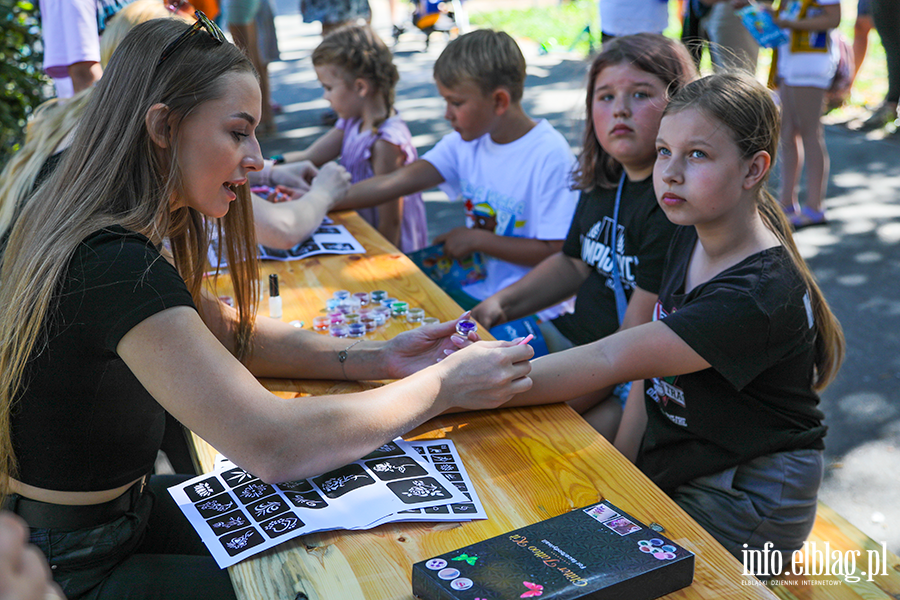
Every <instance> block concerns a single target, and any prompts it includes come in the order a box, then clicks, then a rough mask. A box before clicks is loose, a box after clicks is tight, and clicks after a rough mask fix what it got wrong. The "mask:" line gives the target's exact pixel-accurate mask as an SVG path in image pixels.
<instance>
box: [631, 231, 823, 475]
mask: <svg viewBox="0 0 900 600" xmlns="http://www.w3.org/2000/svg"><path fill="white" fill-rule="evenodd" d="M696 241H697V234H696V230H695V229H694V228H693V227H679V228H678V230H677V232H676V233H675V236H674V238H673V239H672V247H671V250H670V253H669V260H668V262H667V264H666V271H665V277H664V280H663V285H662V289H661V290H660V294H659V301H658V303H657V306H656V314H655V315H654V318H655V319H657V320H662V322H663V323H665V324H666V325H667V326H668V327H669V328H670V329H672V331H674V332H675V333H676V334H677V335H678V337H680V338H681V339H682V340H683V341H684V342H685V343H687V344H688V345H689V346H690V347H691V348H692V349H693V350H694V351H695V352H697V353H698V354H699V355H700V356H702V357H703V358H704V359H705V360H706V361H707V362H709V363H710V365H712V366H711V368H708V369H704V370H702V371H698V372H696V373H690V374H687V375H679V376H677V377H666V378H664V379H659V378H656V379H650V380H646V381H645V382H644V386H645V401H646V404H647V416H648V424H647V431H646V433H645V435H644V440H643V443H642V446H641V451H640V455H639V457H638V462H637V464H638V467H639V468H640V469H641V470H642V471H643V472H644V473H645V474H647V476H649V477H650V479H652V480H653V481H654V482H655V483H656V484H657V485H658V486H660V487H661V488H662V489H663V490H666V491H670V492H671V491H672V490H674V489H675V488H676V487H677V486H679V485H681V484H683V483H686V482H688V481H690V480H692V479H694V478H696V477H700V476H703V475H710V474H712V473H717V472H719V471H722V470H724V469H727V468H730V467H733V466H735V465H738V464H741V463H744V462H747V461H749V460H752V459H753V458H757V457H759V456H763V455H766V454H772V453H776V452H783V451H788V450H798V449H804V448H813V449H823V448H824V443H823V440H822V438H823V437H824V436H825V430H826V427H825V426H824V425H822V418H823V415H822V412H821V411H820V410H819V409H818V403H819V397H818V395H817V394H816V393H815V392H814V391H813V390H812V387H811V382H812V377H813V371H814V359H815V347H814V346H815V337H816V333H815V331H816V330H815V326H814V321H813V314H812V310H811V307H810V305H809V292H808V290H807V287H806V286H805V284H804V282H803V280H802V278H801V276H800V273H799V272H798V270H797V268H796V266H795V265H794V264H793V261H792V260H791V258H790V255H789V253H788V252H787V250H786V249H785V248H784V247H781V246H778V247H775V248H769V249H767V250H764V251H762V252H760V253H758V254H754V255H752V256H750V257H748V258H746V259H744V260H743V261H741V262H740V263H738V264H736V265H734V266H732V267H730V268H728V269H726V270H725V271H723V272H721V273H719V274H718V275H716V276H715V277H713V278H712V279H711V280H709V281H707V282H705V283H702V284H700V285H698V286H697V287H695V288H694V289H692V290H691V291H690V292H688V293H684V282H685V275H686V273H687V268H688V263H689V260H690V257H691V253H692V251H693V249H694V246H695V243H696Z"/></svg>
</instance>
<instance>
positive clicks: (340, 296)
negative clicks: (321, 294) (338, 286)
mask: <svg viewBox="0 0 900 600" xmlns="http://www.w3.org/2000/svg"><path fill="white" fill-rule="evenodd" d="M332 297H334V298H336V299H337V300H339V301H340V300H346V299H347V298H349V297H350V292H348V291H347V290H338V291H336V292H335V293H333V294H332Z"/></svg>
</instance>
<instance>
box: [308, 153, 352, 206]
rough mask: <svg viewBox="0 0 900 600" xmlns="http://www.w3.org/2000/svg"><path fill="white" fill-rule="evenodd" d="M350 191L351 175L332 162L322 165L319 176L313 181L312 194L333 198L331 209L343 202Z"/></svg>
mask: <svg viewBox="0 0 900 600" xmlns="http://www.w3.org/2000/svg"><path fill="white" fill-rule="evenodd" d="M349 189H350V173H348V172H347V169H345V168H344V167H342V166H341V165H339V164H337V163H334V162H330V163H326V164H324V165H322V168H321V169H319V174H318V175H316V178H315V179H313V182H312V187H310V188H309V191H310V192H313V191H315V192H318V193H321V194H324V195H326V196H327V197H330V198H331V203H330V205H329V210H330V207H333V206H334V205H335V204H337V203H338V202H340V201H341V200H343V198H344V196H346V195H347V190H349Z"/></svg>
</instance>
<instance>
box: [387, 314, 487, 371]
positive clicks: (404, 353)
mask: <svg viewBox="0 0 900 600" xmlns="http://www.w3.org/2000/svg"><path fill="white" fill-rule="evenodd" d="M468 316H469V312H468V311H467V312H464V313H463V314H462V315H460V317H459V319H456V320H454V321H447V322H446V323H438V324H436V325H423V326H422V327H417V328H415V329H412V330H410V331H404V332H403V333H401V334H400V335H398V336H396V337H395V338H393V339H391V340H390V341H388V342H387V343H386V344H385V346H384V350H385V352H386V355H387V357H388V371H389V373H390V374H391V378H392V379H400V378H402V377H406V376H407V375H412V374H413V373H415V372H417V371H421V370H422V369H424V368H425V367H430V366H431V365H433V364H435V363H436V362H439V361H441V360H443V359H444V358H446V357H447V356H449V355H450V354H453V353H454V352H456V351H457V350H459V349H461V348H465V347H466V346H469V345H471V344H472V343H473V342H477V341H478V340H479V337H478V334H477V333H475V332H472V333H470V334H469V337H468V338H464V337H462V336H461V335H459V334H458V333H456V324H457V323H458V322H459V320H460V319H465V318H467V317H468Z"/></svg>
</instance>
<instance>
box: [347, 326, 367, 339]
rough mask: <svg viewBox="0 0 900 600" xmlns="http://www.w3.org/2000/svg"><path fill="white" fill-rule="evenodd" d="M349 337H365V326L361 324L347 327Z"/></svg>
mask: <svg viewBox="0 0 900 600" xmlns="http://www.w3.org/2000/svg"><path fill="white" fill-rule="evenodd" d="M347 330H348V333H349V334H350V337H362V336H364V335H366V326H365V325H363V324H362V323H353V324H351V325H348V326H347Z"/></svg>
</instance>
